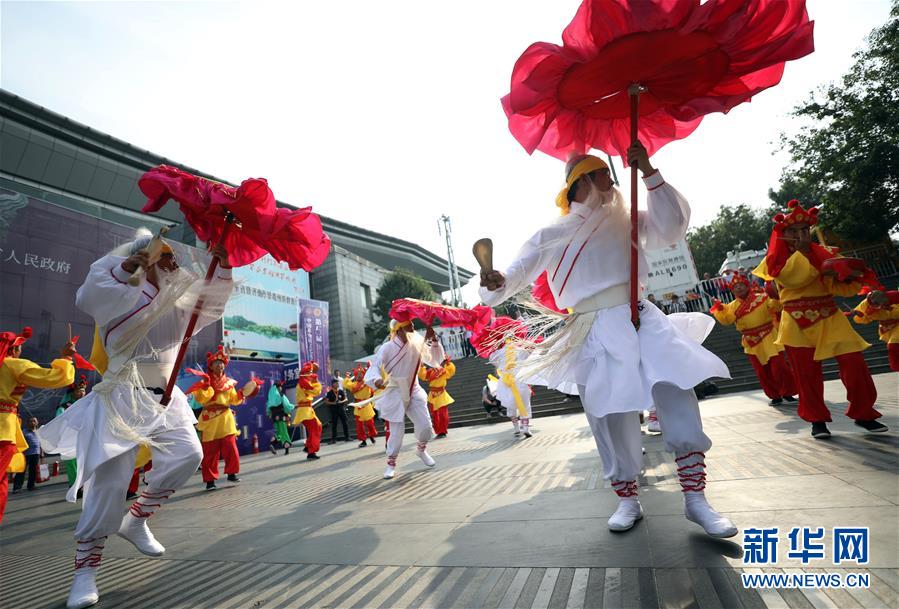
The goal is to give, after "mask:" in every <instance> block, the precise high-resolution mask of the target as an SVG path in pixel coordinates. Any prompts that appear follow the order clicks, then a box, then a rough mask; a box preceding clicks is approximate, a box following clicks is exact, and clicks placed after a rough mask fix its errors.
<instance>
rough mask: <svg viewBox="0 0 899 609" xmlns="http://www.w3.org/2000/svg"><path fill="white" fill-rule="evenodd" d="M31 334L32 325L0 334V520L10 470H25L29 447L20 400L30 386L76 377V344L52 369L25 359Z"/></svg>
mask: <svg viewBox="0 0 899 609" xmlns="http://www.w3.org/2000/svg"><path fill="white" fill-rule="evenodd" d="M30 337H31V328H25V329H23V330H22V332H21V333H20V334H17V333H15V332H2V333H0V522H3V512H4V511H5V510H6V496H7V485H8V484H9V480H8V476H7V473H8V472H11V471H14V472H22V471H24V469H25V459H24V458H23V457H21V453H23V452H25V450H27V448H28V443H27V442H26V441H25V436H24V435H23V434H22V419H21V418H20V417H19V402H20V401H22V396H23V395H25V391H26V390H27V389H28V388H29V387H39V388H42V389H56V388H58V387H65V386H66V385H71V384H72V382H73V381H74V380H75V366H74V365H73V364H72V356H73V355H75V345H74V344H73V343H71V342H69V343H66V346H65V347H63V348H62V350H61V354H62V357H61V358H59V359H55V360H53V362H52V363H51V364H50V368H41V367H40V366H38V365H37V364H35V363H34V362H32V361H29V360H27V359H22V357H21V355H22V345H23V344H25V341H27V340H28V339H29V338H30Z"/></svg>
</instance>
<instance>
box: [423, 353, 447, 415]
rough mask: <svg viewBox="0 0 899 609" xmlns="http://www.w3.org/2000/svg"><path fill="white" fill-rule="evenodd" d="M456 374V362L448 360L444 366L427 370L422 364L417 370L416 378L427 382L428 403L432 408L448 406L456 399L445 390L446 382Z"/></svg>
mask: <svg viewBox="0 0 899 609" xmlns="http://www.w3.org/2000/svg"><path fill="white" fill-rule="evenodd" d="M455 374H456V364H454V363H452V362H449V363H448V364H447V365H445V366H441V367H440V368H435V369H431V370H428V369H427V368H425V367H424V366H422V367H421V369H419V371H418V378H419V380H422V381H427V383H428V404H430V406H431V408H432V409H434V410H440V409H441V408H444V407H446V406H449V405H450V404H452V403H453V402H455V401H456V400H454V399H453V398H452V396H451V395H450V394H449V392H448V391H447V390H446V383H447V381H449V380H450V379H451V378H453V376H454V375H455Z"/></svg>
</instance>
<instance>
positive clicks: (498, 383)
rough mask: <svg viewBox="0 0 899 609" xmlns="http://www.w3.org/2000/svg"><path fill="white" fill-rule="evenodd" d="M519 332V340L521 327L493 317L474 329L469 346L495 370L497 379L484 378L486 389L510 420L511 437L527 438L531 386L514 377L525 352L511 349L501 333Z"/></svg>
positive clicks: (524, 332) (529, 431)
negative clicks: (483, 326)
mask: <svg viewBox="0 0 899 609" xmlns="http://www.w3.org/2000/svg"><path fill="white" fill-rule="evenodd" d="M516 330H520V333H519V335H518V336H519V338H524V337H525V336H526V331H525V330H524V325H523V324H522V323H521V322H518V321H516V320H514V319H512V318H511V317H497V318H496V319H494V320H493V321H492V322H491V323H490V325H488V326H487V327H485V328H480V329H478V330H477V331H476V332H475V333H474V334H473V335H472V337H471V341H470V342H471V344H472V346H473V347H474V348H475V350H476V351H477V354H478V355H480V356H481V357H486V358H487V359H488V360H489V361H490V363H491V364H493V365H494V366H495V367H496V374H497V376H498V377H499V378H494V377H492V376H490V377H488V380H487V387H488V388H489V389H490V392H491V393H492V394H493V395H494V396H496V399H497V400H499V402H500V404H502V405H503V407H504V408H505V409H506V416H507V417H509V419H510V420H511V421H512V428H513V429H514V430H515V436H516V437H519V436H521V435H522V434H523V435H524V437H525V438H530V437H531V430H530V425H531V387H530V385H528V384H527V383H526V382H524V381H523V380H521V378H518V377H516V369H517V367H518V365H519V364H520V363H521V362H523V361H524V360H525V359H526V358H527V355H528V353H527V351H524V350H522V349H519V348H517V347H516V346H515V344H514V341H513V340H512V339H511V338H506V336H505V334H506V333H507V332H508V333H514V332H515V331H516Z"/></svg>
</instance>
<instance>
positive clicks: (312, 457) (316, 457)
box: [306, 453, 321, 459]
mask: <svg viewBox="0 0 899 609" xmlns="http://www.w3.org/2000/svg"><path fill="white" fill-rule="evenodd" d="M306 458H307V459H321V457H319V456H318V455H317V454H315V453H309V454H308V455H306Z"/></svg>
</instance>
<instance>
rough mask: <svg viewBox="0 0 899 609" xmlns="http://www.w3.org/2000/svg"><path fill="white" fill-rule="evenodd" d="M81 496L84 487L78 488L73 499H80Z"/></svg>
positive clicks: (82, 495)
mask: <svg viewBox="0 0 899 609" xmlns="http://www.w3.org/2000/svg"><path fill="white" fill-rule="evenodd" d="M82 497H84V489H81V488H80V489H78V492H77V493H75V499H81V498H82Z"/></svg>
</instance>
